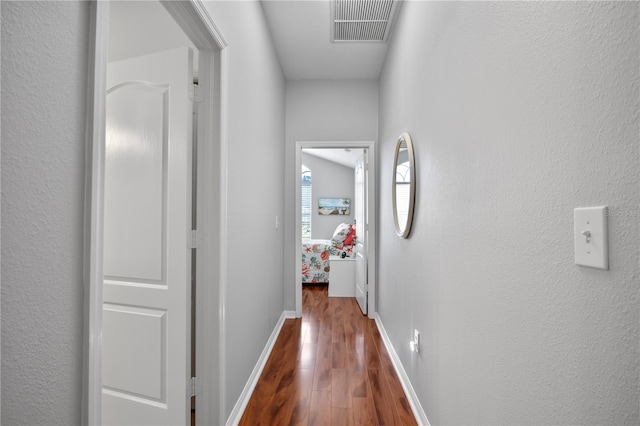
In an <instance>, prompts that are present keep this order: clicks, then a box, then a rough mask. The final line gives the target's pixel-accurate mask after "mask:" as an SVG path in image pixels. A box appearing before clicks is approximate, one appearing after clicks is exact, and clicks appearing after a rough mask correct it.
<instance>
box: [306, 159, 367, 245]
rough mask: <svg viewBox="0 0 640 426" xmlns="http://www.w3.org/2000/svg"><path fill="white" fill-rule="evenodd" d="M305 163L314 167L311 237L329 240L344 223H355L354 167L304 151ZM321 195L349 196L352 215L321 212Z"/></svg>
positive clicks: (309, 166) (312, 173) (325, 196)
mask: <svg viewBox="0 0 640 426" xmlns="http://www.w3.org/2000/svg"><path fill="white" fill-rule="evenodd" d="M302 164H304V165H305V166H307V167H308V168H309V169H310V170H311V179H312V182H311V185H312V186H311V238H313V239H322V240H330V239H331V237H332V236H333V232H334V231H335V230H336V227H337V226H338V225H339V224H341V223H353V221H354V217H355V216H354V212H353V208H354V206H355V198H354V191H355V184H354V179H355V176H354V174H355V170H354V169H352V168H350V167H345V166H343V165H340V164H337V163H334V162H332V161H327V160H324V159H322V158H319V157H315V156H313V155H309V154H306V153H305V152H304V151H303V152H302ZM318 198H349V199H350V200H351V212H350V213H349V215H344V216H340V215H321V214H318Z"/></svg>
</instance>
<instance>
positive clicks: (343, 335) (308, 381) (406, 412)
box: [240, 286, 417, 426]
mask: <svg viewBox="0 0 640 426" xmlns="http://www.w3.org/2000/svg"><path fill="white" fill-rule="evenodd" d="M302 297H303V302H302V304H303V314H302V315H303V318H297V319H288V320H286V321H285V323H284V325H283V327H282V330H281V332H280V335H279V336H278V339H277V340H276V343H275V345H274V348H273V351H272V352H271V355H270V357H269V360H268V361H267V364H266V365H265V368H264V370H263V372H262V375H261V376H260V380H259V381H258V384H257V385H256V388H255V390H254V391H253V395H252V396H251V399H250V400H249V403H248V405H247V407H246V409H245V412H244V414H243V416H242V419H241V421H240V425H241V426H244V425H251V426H254V425H415V424H417V423H416V421H415V418H414V416H413V414H412V412H411V408H410V406H409V403H408V401H407V398H406V396H405V394H404V392H403V390H402V386H401V385H400V381H399V380H398V377H397V376H396V373H395V370H394V368H393V365H392V363H391V359H390V358H389V355H388V353H387V350H386V348H385V347H384V343H383V342H382V338H381V337H380V334H379V332H378V329H377V327H376V324H375V322H374V321H373V320H370V319H369V318H367V317H366V316H364V315H362V313H361V312H360V308H359V307H358V305H357V302H356V300H355V299H353V298H336V297H331V298H329V297H328V293H327V287H326V286H303V291H302Z"/></svg>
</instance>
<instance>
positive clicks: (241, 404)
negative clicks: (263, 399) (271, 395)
mask: <svg viewBox="0 0 640 426" xmlns="http://www.w3.org/2000/svg"><path fill="white" fill-rule="evenodd" d="M295 317H296V312H295V311H283V312H282V315H280V319H278V322H277V323H276V326H275V327H274V328H273V332H272V333H271V336H269V340H267V344H266V345H265V347H264V349H263V351H262V354H260V358H258V362H257V363H256V366H255V367H254V368H253V371H252V372H251V375H250V376H249V380H247V384H246V385H245V386H244V389H242V393H241V394H240V397H239V398H238V402H236V405H235V406H234V407H233V410H232V411H231V414H230V415H229V418H228V419H227V423H226V425H227V426H234V425H237V424H238V423H240V419H241V418H242V414H244V410H245V408H247V404H248V403H249V399H251V394H252V393H253V390H254V389H255V388H256V384H258V379H260V374H262V370H263V369H264V366H265V365H266V364H267V360H268V359H269V355H271V350H272V349H273V345H274V344H275V343H276V340H277V339H278V335H279V334H280V330H281V329H282V326H283V325H284V320H285V319H288V318H295Z"/></svg>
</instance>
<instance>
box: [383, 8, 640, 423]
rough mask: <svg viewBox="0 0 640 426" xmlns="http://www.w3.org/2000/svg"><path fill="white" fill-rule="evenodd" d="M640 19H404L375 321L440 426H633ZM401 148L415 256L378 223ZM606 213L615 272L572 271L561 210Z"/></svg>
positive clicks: (388, 105)
mask: <svg viewBox="0 0 640 426" xmlns="http://www.w3.org/2000/svg"><path fill="white" fill-rule="evenodd" d="M639 8H640V4H639V3H637V2H634V3H609V2H589V3H580V2H579V3H564V2H536V3H528V2H515V3H514V2H495V3H493V2H492V3H485V2H480V3H475V2H463V3H458V2H406V3H405V4H404V6H403V8H402V10H401V14H400V16H399V20H398V22H397V27H396V32H395V34H394V37H393V40H392V44H391V47H390V51H389V56H388V57H387V61H386V65H385V67H384V71H383V75H382V77H381V88H380V141H381V142H380V143H381V150H380V151H379V152H380V166H381V176H380V188H381V193H380V198H381V201H380V206H381V207H380V227H379V232H380V233H379V235H380V244H379V248H380V260H381V261H380V262H379V263H378V264H379V289H378V291H379V293H378V296H379V297H378V301H379V314H380V317H381V319H382V322H383V323H384V325H385V328H386V330H387V332H388V333H389V335H390V337H391V340H392V341H393V344H394V346H395V348H396V351H397V352H398V353H399V356H400V358H401V360H402V363H403V365H404V368H405V369H406V370H407V372H408V374H409V377H410V378H411V381H412V384H413V387H414V388H415V390H416V391H417V394H418V396H419V398H420V401H421V404H422V406H423V408H424V409H425V411H426V414H427V416H428V418H429V420H430V422H431V423H432V424H451V425H453V424H608V425H622V424H638V423H639V422H640V413H639V404H638V401H639V400H640V393H639V392H640V391H639V387H638V384H639V383H638V381H639V373H640V368H639V359H640V349H639V343H640V340H639V331H638V318H639V302H640V298H639V290H638V288H639V287H638V273H639V272H640V271H639V268H638V255H639V254H640V253H639V245H638V235H639V233H640V232H639V231H640V227H639V225H638V217H637V216H638V214H640V212H639V210H638V209H639V205H640V197H639V191H638V189H639V187H638V181H639V177H640V162H639V152H638V150H639V145H638V140H639V136H640V135H639V129H638V121H639V119H640V115H639V110H640V105H639V96H638V94H639V92H638V90H639V89H638V79H639V78H640V73H639V69H640V59H639V58H640V43H638V40H639V37H640V30H639V28H640V13H639ZM402 131H408V132H410V133H411V136H412V139H413V142H414V144H415V154H416V158H417V181H418V189H417V198H416V216H415V222H414V226H413V228H412V234H411V236H410V238H409V239H407V240H401V239H399V238H397V237H396V236H395V234H394V228H393V218H392V210H391V205H390V194H391V187H390V182H391V173H392V163H393V148H394V146H395V142H396V138H397V136H398V135H399V134H400V132H402ZM604 204H607V205H609V206H610V208H611V211H612V212H613V213H614V214H615V216H613V217H610V218H609V250H610V270H609V271H602V270H596V269H590V268H585V267H579V266H576V265H575V264H574V258H573V256H574V253H573V209H574V208H575V207H584V206H597V205H604ZM414 328H417V329H418V330H420V331H421V332H422V337H421V343H422V352H421V353H420V354H419V355H412V354H410V352H409V345H408V342H409V339H410V336H411V332H412V330H413V329H414Z"/></svg>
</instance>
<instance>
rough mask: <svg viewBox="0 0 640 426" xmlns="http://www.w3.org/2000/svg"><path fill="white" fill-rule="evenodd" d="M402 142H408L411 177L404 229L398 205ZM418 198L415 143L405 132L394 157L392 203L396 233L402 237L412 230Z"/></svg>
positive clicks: (401, 136)
mask: <svg viewBox="0 0 640 426" xmlns="http://www.w3.org/2000/svg"><path fill="white" fill-rule="evenodd" d="M402 142H405V143H406V144H407V154H408V156H409V179H411V183H410V187H409V211H408V212H407V223H406V225H405V227H404V229H400V224H399V223H398V206H397V203H396V172H397V170H398V154H399V153H400V145H401V144H402ZM415 199H416V164H415V158H414V155H413V143H412V142H411V136H409V133H407V132H404V133H402V134H401V135H400V137H399V138H398V142H396V150H395V155H394V158H393V181H392V184H391V203H392V204H393V221H394V223H395V226H396V234H397V235H398V236H399V237H400V238H407V237H408V236H409V233H410V232H411V224H412V223H413V210H414V205H415Z"/></svg>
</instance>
